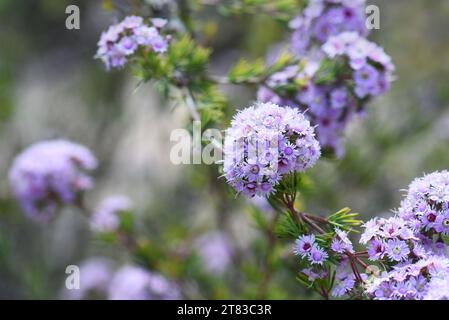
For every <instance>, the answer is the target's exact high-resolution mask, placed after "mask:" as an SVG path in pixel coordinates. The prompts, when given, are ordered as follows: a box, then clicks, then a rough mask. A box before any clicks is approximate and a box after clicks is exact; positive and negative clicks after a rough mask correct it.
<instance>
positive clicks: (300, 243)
mask: <svg viewBox="0 0 449 320" xmlns="http://www.w3.org/2000/svg"><path fill="white" fill-rule="evenodd" d="M315 240H316V239H315V235H313V234H310V235H304V236H301V237H299V238H298V239H297V240H296V242H295V249H294V252H295V254H296V255H298V256H300V257H301V258H303V259H307V260H308V261H309V262H310V264H312V265H315V264H316V265H323V263H324V262H325V261H326V259H327V258H328V257H329V255H328V254H327V252H326V251H324V250H323V249H322V248H321V247H320V246H319V245H318V244H317V243H316V241H315Z"/></svg>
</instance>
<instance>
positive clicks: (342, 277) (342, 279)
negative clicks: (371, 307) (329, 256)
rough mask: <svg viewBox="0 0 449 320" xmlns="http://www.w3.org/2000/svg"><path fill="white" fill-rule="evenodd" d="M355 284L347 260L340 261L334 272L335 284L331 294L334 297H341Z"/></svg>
mask: <svg viewBox="0 0 449 320" xmlns="http://www.w3.org/2000/svg"><path fill="white" fill-rule="evenodd" d="M355 284H356V279H355V275H354V272H353V271H352V269H351V267H350V263H349V260H348V259H342V260H341V262H340V264H339V265H338V266H337V269H336V271H335V283H334V287H333V288H332V291H331V294H332V296H334V297H342V296H344V295H345V294H347V293H348V292H350V291H351V290H352V289H353V288H354V287H355Z"/></svg>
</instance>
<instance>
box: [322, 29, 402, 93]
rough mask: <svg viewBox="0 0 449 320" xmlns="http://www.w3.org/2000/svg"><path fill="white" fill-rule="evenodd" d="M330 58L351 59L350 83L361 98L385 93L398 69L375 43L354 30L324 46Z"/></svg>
mask: <svg viewBox="0 0 449 320" xmlns="http://www.w3.org/2000/svg"><path fill="white" fill-rule="evenodd" d="M323 51H324V53H326V55H327V57H328V58H330V59H336V58H340V59H342V60H344V61H349V67H350V68H348V69H350V70H351V82H353V85H354V92H355V94H356V96H357V97H358V98H360V99H364V98H371V97H375V96H379V95H381V94H384V93H385V92H387V91H388V90H389V89H390V82H391V80H392V73H393V71H394V69H395V67H394V64H393V62H392V60H391V57H390V56H389V55H388V54H386V53H385V51H384V50H383V49H382V48H381V47H379V46H378V45H376V44H375V43H373V42H370V41H368V40H367V39H365V38H363V37H360V36H359V35H358V34H357V33H354V32H344V33H341V34H339V35H337V36H333V37H331V38H330V39H329V41H327V42H326V43H325V44H324V45H323Z"/></svg>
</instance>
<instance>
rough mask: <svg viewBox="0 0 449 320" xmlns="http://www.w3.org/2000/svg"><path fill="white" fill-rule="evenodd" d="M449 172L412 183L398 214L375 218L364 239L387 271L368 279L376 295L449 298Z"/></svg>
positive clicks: (369, 289)
mask: <svg viewBox="0 0 449 320" xmlns="http://www.w3.org/2000/svg"><path fill="white" fill-rule="evenodd" d="M448 208H449V173H448V172H447V171H443V172H434V173H432V174H429V175H426V176H424V177H422V178H417V179H416V180H415V181H413V182H412V183H411V184H410V186H409V189H408V194H407V196H406V197H405V199H404V200H403V201H402V203H401V207H400V208H399V210H398V216H397V217H393V218H390V219H372V220H371V221H369V222H367V223H366V224H365V232H364V233H363V234H362V237H361V240H360V242H361V243H362V244H367V245H368V255H369V259H370V260H372V261H377V260H379V261H382V263H383V264H384V265H385V266H387V270H386V271H385V272H383V273H381V274H380V275H379V276H378V277H374V278H371V280H370V281H367V283H366V293H367V294H368V295H369V296H370V297H372V298H374V299H432V300H433V299H448V298H449V259H448V246H447V245H446V243H445V241H444V240H445V238H444V237H445V236H446V235H447V234H448V233H449V232H448V231H449V229H448V228H447V225H449V216H448V213H447V212H448Z"/></svg>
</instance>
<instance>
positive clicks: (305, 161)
mask: <svg viewBox="0 0 449 320" xmlns="http://www.w3.org/2000/svg"><path fill="white" fill-rule="evenodd" d="M224 153H225V159H224V174H225V177H226V179H227V181H228V183H229V184H230V185H231V186H233V187H234V188H235V189H236V190H237V192H239V193H243V194H245V195H247V196H249V197H253V196H255V195H258V196H268V195H270V194H271V193H272V192H273V191H274V187H275V186H276V185H277V184H278V183H279V182H280V181H281V179H282V177H283V176H284V175H286V174H288V173H292V172H302V171H304V170H306V169H308V168H310V167H312V166H313V165H314V164H315V162H316V161H317V160H318V158H319V157H320V146H319V144H318V141H317V140H316V139H315V133H314V130H313V127H311V125H310V123H309V121H308V120H307V119H306V118H305V117H304V115H303V114H302V113H300V112H299V110H297V109H293V108H290V107H280V106H278V105H275V104H273V103H258V104H256V105H255V106H251V107H249V108H246V109H244V110H242V111H240V112H239V113H238V114H237V115H236V116H235V117H234V119H233V120H232V123H231V128H229V129H228V130H227V132H226V139H225V142H224Z"/></svg>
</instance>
